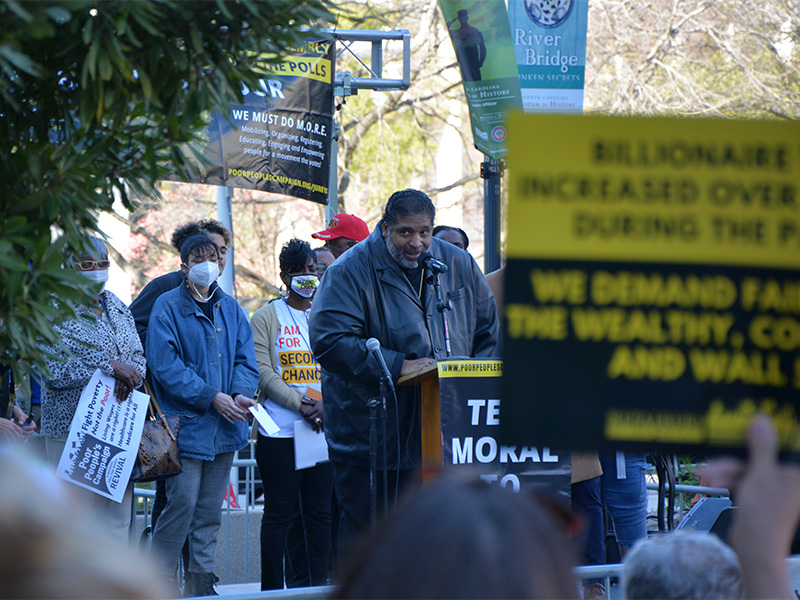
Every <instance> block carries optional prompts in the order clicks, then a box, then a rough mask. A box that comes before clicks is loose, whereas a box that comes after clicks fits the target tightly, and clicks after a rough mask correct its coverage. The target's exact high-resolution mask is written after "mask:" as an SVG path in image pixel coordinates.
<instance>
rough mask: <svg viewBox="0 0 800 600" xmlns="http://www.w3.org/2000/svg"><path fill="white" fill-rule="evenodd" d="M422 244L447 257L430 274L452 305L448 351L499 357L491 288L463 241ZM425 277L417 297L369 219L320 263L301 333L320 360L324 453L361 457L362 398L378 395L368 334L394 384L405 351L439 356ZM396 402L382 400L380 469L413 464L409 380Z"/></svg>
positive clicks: (415, 411)
mask: <svg viewBox="0 0 800 600" xmlns="http://www.w3.org/2000/svg"><path fill="white" fill-rule="evenodd" d="M429 252H430V253H431V254H433V255H434V257H436V258H438V259H439V260H441V261H442V262H444V263H445V264H447V265H449V270H448V271H447V273H443V274H441V275H439V281H440V283H441V286H442V294H443V296H444V297H445V298H449V299H450V301H451V303H452V307H453V309H452V310H451V311H448V312H447V322H448V329H449V334H450V344H451V348H452V356H462V357H464V356H469V357H491V356H500V354H501V349H500V326H499V321H498V318H497V310H496V308H495V302H494V296H493V295H492V292H491V290H490V289H489V285H488V284H487V283H486V278H485V277H484V275H483V273H481V271H480V269H479V268H478V265H477V264H476V263H475V261H474V260H473V259H472V257H471V256H470V255H469V254H467V253H466V252H464V251H463V250H460V249H458V248H456V247H455V246H453V245H451V244H448V243H446V242H442V241H440V240H438V239H435V238H434V239H433V240H432V244H431V247H430V249H429ZM424 286H425V290H424V293H423V297H422V300H423V302H420V300H419V297H418V294H417V292H416V291H415V290H414V289H413V288H412V286H411V284H410V283H409V281H408V279H407V278H406V276H405V275H404V273H403V271H402V269H400V266H399V265H398V264H397V263H396V262H395V261H394V259H392V257H391V255H390V254H389V252H388V250H387V249H386V242H385V241H384V239H383V237H382V236H381V232H380V229H379V228H378V227H376V228H375V230H374V231H373V232H372V233H371V234H370V236H369V237H368V238H367V239H366V240H364V241H363V242H361V243H359V244H357V245H356V246H354V247H353V248H351V249H350V250H348V251H347V252H345V253H344V254H343V255H342V256H341V257H339V259H338V260H337V261H336V262H334V263H333V265H331V266H330V267H329V268H328V269H327V270H326V272H325V277H323V278H322V283H321V285H320V287H319V289H318V290H317V293H316V295H315V297H314V304H313V306H312V308H311V318H310V338H311V347H312V349H313V351H314V355H315V356H316V358H317V360H318V361H319V363H320V365H321V366H322V394H323V400H324V411H325V434H326V437H327V439H328V447H329V450H330V456H331V460H333V461H339V462H346V463H350V464H356V465H360V466H365V467H366V466H369V408H368V406H367V401H368V400H369V399H370V398H372V397H375V396H378V395H379V382H380V369H379V366H378V364H377V361H376V360H375V359H374V357H372V356H370V355H369V353H368V351H367V349H366V341H367V340H368V339H369V338H371V337H374V338H377V339H378V341H379V342H380V344H381V352H382V354H383V357H384V360H385V361H386V364H387V366H388V368H389V370H390V371H391V373H392V379H393V381H394V382H395V383H396V382H397V380H398V378H399V376H400V370H401V368H402V365H403V360H404V359H414V358H423V357H431V358H435V359H441V358H446V357H447V352H446V350H445V336H444V329H443V326H442V320H441V316H440V313H439V312H438V310H437V309H436V296H435V293H434V290H433V287H432V286H431V285H429V284H427V283H425V284H424ZM423 303H424V305H423ZM397 401H398V402H397V406H395V404H394V401H393V399H389V402H388V404H387V409H388V418H387V427H386V429H387V454H388V459H387V465H388V468H389V469H395V468H397V467H398V466H399V467H400V468H402V469H408V468H414V467H418V466H419V464H420V460H421V449H420V408H419V407H420V400H419V394H418V387H414V386H402V387H398V388H397ZM398 433H399V457H398ZM379 457H380V453H379ZM378 465H379V468H380V467H381V462H380V458H379V462H378Z"/></svg>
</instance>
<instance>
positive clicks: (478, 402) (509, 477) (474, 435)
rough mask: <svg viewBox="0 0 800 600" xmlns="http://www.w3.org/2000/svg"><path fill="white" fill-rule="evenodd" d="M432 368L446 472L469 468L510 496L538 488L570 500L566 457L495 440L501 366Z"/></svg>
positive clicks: (451, 363) (491, 362)
mask: <svg viewBox="0 0 800 600" xmlns="http://www.w3.org/2000/svg"><path fill="white" fill-rule="evenodd" d="M437 365H438V370H439V398H440V410H441V423H442V460H443V462H444V466H445V468H447V469H470V470H472V471H474V472H476V473H478V474H479V475H480V477H481V478H482V479H484V480H485V481H488V482H490V483H494V484H498V485H501V486H503V487H508V488H510V489H513V490H515V491H519V490H520V489H529V488H540V489H546V490H547V491H548V492H549V493H550V494H553V495H560V496H563V497H566V498H569V494H570V479H571V470H570V453H569V452H558V451H555V450H552V449H551V448H548V447H546V446H538V445H535V444H533V443H531V444H530V445H524V446H523V445H520V446H510V445H506V444H501V443H500V441H499V439H498V433H499V430H500V427H499V425H500V417H501V413H502V412H503V411H502V407H501V404H500V381H501V379H502V377H503V361H501V360H498V359H469V360H455V359H454V360H441V361H438V362H437Z"/></svg>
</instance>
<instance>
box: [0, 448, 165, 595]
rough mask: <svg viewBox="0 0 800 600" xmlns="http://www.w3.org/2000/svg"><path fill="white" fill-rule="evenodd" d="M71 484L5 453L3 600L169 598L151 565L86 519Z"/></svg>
mask: <svg viewBox="0 0 800 600" xmlns="http://www.w3.org/2000/svg"><path fill="white" fill-rule="evenodd" d="M70 485H72V484H69V483H66V482H65V481H62V480H60V479H57V478H56V477H55V475H54V474H53V473H52V471H51V470H50V469H48V468H46V467H45V466H43V465H41V464H39V463H38V462H36V461H35V460H33V459H31V458H30V457H28V456H26V455H25V454H23V453H22V452H21V451H20V450H19V449H18V447H14V448H12V447H2V448H0V498H2V499H3V500H2V506H3V508H2V510H0V540H2V543H0V598H131V599H133V598H167V597H168V596H167V593H166V588H165V587H164V584H163V582H162V581H161V580H160V579H159V577H158V575H157V574H156V573H155V571H154V569H153V568H152V566H151V565H150V563H149V561H148V559H147V558H146V557H145V556H142V555H140V554H139V553H138V552H136V550H135V549H134V548H133V547H132V546H130V545H129V544H127V543H124V542H121V541H119V540H117V539H114V538H113V537H112V536H111V535H110V534H109V533H108V531H107V530H104V529H103V528H102V525H101V524H99V523H97V522H93V521H92V520H91V519H90V517H89V515H88V514H86V513H84V512H82V509H83V508H84V507H82V506H81V505H80V504H79V503H78V502H76V501H75V500H74V499H73V498H72V496H71V495H70V493H69V492H70V489H69V486H70Z"/></svg>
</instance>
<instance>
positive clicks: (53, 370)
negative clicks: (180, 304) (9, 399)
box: [42, 236, 145, 539]
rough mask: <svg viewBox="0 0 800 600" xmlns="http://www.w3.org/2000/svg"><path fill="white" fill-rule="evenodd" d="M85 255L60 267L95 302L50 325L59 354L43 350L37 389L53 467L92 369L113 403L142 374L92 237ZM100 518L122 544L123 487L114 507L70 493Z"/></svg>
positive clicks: (134, 338) (101, 249)
mask: <svg viewBox="0 0 800 600" xmlns="http://www.w3.org/2000/svg"><path fill="white" fill-rule="evenodd" d="M89 242H90V246H91V248H92V251H91V253H90V255H83V256H77V255H74V254H72V255H69V256H68V257H67V260H66V267H67V268H73V269H76V270H77V271H78V272H79V273H80V274H81V275H83V276H84V277H86V278H87V279H89V280H90V281H92V282H93V283H94V289H95V290H96V291H97V296H96V297H95V298H94V299H92V300H91V301H90V302H89V304H88V305H87V306H83V307H77V309H76V310H77V313H78V318H77V319H74V320H70V321H65V322H63V323H59V324H58V325H55V326H54V327H55V329H56V331H58V332H59V333H60V334H61V337H62V339H63V340H64V345H65V346H66V349H65V348H50V347H48V348H43V349H45V350H47V351H48V352H51V353H53V354H55V355H56V356H58V357H60V359H61V360H55V359H50V360H48V361H47V366H48V368H49V369H50V378H49V379H45V380H44V381H43V385H42V434H43V435H44V436H45V447H46V449H47V459H48V461H49V462H50V463H52V464H53V466H57V465H58V461H59V459H60V457H61V453H62V452H63V450H64V446H65V444H66V440H67V436H68V435H69V426H70V424H71V423H72V418H73V416H74V415H75V409H76V408H77V406H78V400H80V396H81V392H82V391H83V389H84V387H86V385H87V384H88V383H89V380H90V379H91V378H92V375H93V374H94V372H95V370H96V369H100V370H101V371H102V372H103V373H105V374H106V375H110V376H112V377H114V379H115V380H116V385H115V389H114V395H115V396H116V398H117V401H119V402H124V401H126V400H127V398H128V396H129V395H130V393H131V391H132V390H134V389H135V388H137V387H139V385H140V384H141V382H142V379H143V378H144V374H145V360H144V353H143V351H142V344H141V342H140V341H139V336H138V334H137V333H136V325H135V323H134V321H133V315H131V312H130V310H128V307H127V306H125V304H124V303H123V302H122V300H120V299H119V298H117V297H116V296H115V295H114V294H112V293H111V292H109V291H108V290H106V289H105V283H106V281H107V280H108V268H109V266H110V263H109V260H108V248H107V247H106V245H105V243H104V242H103V240H101V239H100V238H98V237H95V236H90V237H89ZM71 491H72V492H73V493H74V494H75V495H76V496H80V497H81V499H82V500H83V501H84V502H85V503H86V504H87V505H88V506H90V507H91V508H92V510H93V511H94V512H95V514H96V515H97V516H99V517H101V518H103V517H105V518H106V520H107V522H108V526H109V528H110V529H111V530H112V531H114V532H115V533H116V534H117V535H118V536H119V537H120V538H121V539H127V537H128V528H129V526H130V517H131V499H132V487H131V486H128V489H127V491H126V493H125V497H124V499H123V502H122V503H121V504H120V503H117V502H114V501H112V500H108V499H106V498H103V497H102V496H100V495H98V494H94V493H92V492H89V491H87V490H84V489H83V488H78V487H75V488H74V490H71Z"/></svg>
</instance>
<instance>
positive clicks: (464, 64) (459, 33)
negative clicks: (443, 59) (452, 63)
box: [447, 9, 486, 81]
mask: <svg viewBox="0 0 800 600" xmlns="http://www.w3.org/2000/svg"><path fill="white" fill-rule="evenodd" d="M456 21H459V22H460V23H461V27H459V28H458V29H453V25H454V24H455V22H456ZM447 26H448V28H449V29H450V37H451V38H452V39H453V47H454V48H455V50H456V58H457V59H458V64H459V65H461V76H462V78H463V79H464V81H480V80H481V67H482V66H483V63H484V62H485V61H486V44H485V43H484V42H483V34H482V33H481V32H480V31H478V30H477V29H475V28H474V27H473V26H472V25H470V24H469V13H468V11H467V10H465V9H462V10H460V11H458V14H457V17H456V18H455V19H453V20H452V21H450V23H448V24H447Z"/></svg>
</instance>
